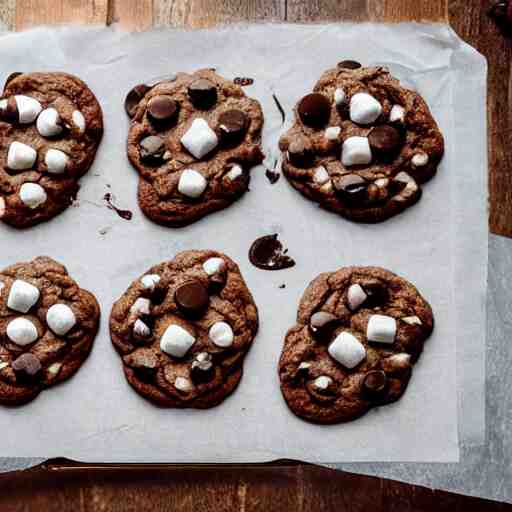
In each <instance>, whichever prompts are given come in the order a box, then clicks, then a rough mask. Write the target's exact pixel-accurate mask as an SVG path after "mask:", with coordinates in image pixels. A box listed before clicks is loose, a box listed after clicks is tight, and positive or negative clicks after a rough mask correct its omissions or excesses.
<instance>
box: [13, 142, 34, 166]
mask: <svg viewBox="0 0 512 512" xmlns="http://www.w3.org/2000/svg"><path fill="white" fill-rule="evenodd" d="M36 158H37V153H36V150H35V149H34V148H31V147H30V146H27V145H26V144H23V142H18V141H14V142H11V144H10V145H9V151H8V152H7V167H9V169H12V170H13V171H23V170H25V169H30V168H31V167H32V166H33V165H34V163H35V161H36Z"/></svg>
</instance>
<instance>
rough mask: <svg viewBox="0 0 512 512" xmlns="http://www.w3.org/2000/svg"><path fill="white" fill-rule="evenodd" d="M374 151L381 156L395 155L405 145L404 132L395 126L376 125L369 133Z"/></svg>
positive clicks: (369, 140) (369, 139)
mask: <svg viewBox="0 0 512 512" xmlns="http://www.w3.org/2000/svg"><path fill="white" fill-rule="evenodd" d="M368 142H369V144H370V148H371V149H372V152H373V153H375V154H376V155H378V156H380V157H394V156H395V155H396V154H397V153H398V151H399V150H400V148H401V147H402V145H403V138H402V134H401V133H400V132H399V131H398V130H397V129H396V128H394V127H393V126H390V125H382V126H377V127H375V128H374V129H373V130H372V131H371V132H370V134H369V135H368Z"/></svg>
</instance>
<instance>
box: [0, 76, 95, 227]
mask: <svg viewBox="0 0 512 512" xmlns="http://www.w3.org/2000/svg"><path fill="white" fill-rule="evenodd" d="M102 135H103V117H102V112H101V107H100V105H99V103H98V101H97V100H96V98H95V96H94V94H93V93H92V92H91V91H90V90H89V88H88V87H87V86H86V85H85V84H84V82H82V81H81V80H79V79H78V78H77V77H75V76H72V75H68V74H67V73H13V74H12V75H11V76H10V77H9V78H8V79H7V82H6V84H5V88H4V92H3V94H2V96H1V97H0V219H1V220H3V221H4V222H5V223H7V224H10V225H11V226H14V227H16V228H25V227H29V226H33V225H34V224H38V223H39V222H44V221H46V220H49V219H51V218H52V217H55V216H56V215H57V214H59V213H61V212H62V211H63V210H65V209H66V208H67V207H68V206H69V205H70V204H71V203H72V202H73V200H74V198H75V197H76V194H77V192H78V189H79V184H78V181H79V179H80V178H81V177H82V176H83V175H84V174H85V173H86V172H87V171H88V170H89V167H90V166H91V164H92V162H93V160H94V156H95V154H96V150H97V148H98V144H99V143H100V140H101V137H102Z"/></svg>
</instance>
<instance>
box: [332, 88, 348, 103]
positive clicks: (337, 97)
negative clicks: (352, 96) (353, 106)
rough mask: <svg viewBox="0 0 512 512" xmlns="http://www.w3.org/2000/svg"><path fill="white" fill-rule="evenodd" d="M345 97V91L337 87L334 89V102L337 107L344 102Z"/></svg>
mask: <svg viewBox="0 0 512 512" xmlns="http://www.w3.org/2000/svg"><path fill="white" fill-rule="evenodd" d="M346 98H347V95H346V94H345V91H344V90H343V89H341V88H340V87H338V88H337V89H336V90H335V91H334V103H336V105H337V106H338V107H339V106H340V105H343V103H345V100H346Z"/></svg>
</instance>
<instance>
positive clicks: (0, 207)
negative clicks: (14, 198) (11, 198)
mask: <svg viewBox="0 0 512 512" xmlns="http://www.w3.org/2000/svg"><path fill="white" fill-rule="evenodd" d="M4 215H5V199H4V198H3V197H1V196H0V219H1V218H2V217H3V216H4Z"/></svg>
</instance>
